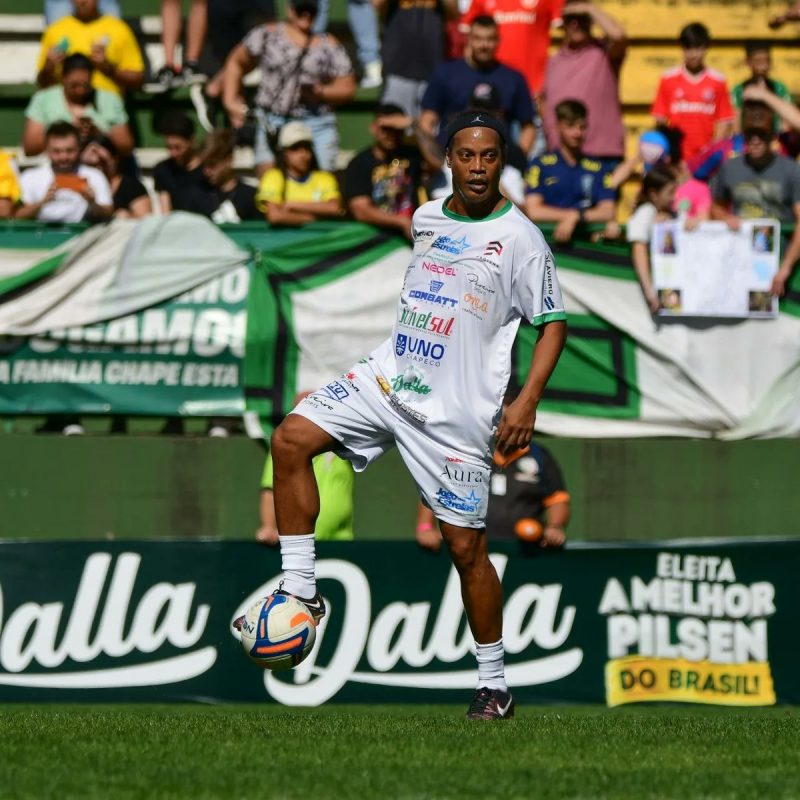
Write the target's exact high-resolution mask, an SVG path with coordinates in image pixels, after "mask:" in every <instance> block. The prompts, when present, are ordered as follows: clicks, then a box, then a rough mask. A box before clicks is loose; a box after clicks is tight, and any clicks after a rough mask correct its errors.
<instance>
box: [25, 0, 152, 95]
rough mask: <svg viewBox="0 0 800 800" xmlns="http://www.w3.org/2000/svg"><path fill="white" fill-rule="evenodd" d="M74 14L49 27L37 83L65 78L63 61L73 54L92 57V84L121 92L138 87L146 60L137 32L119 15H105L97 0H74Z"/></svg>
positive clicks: (40, 52)
mask: <svg viewBox="0 0 800 800" xmlns="http://www.w3.org/2000/svg"><path fill="white" fill-rule="evenodd" d="M73 5H74V13H73V14H72V15H70V16H68V17H64V18H63V19H60V20H58V22H54V23H53V24H52V25H50V26H48V27H47V28H46V29H45V32H44V35H43V36H42V46H41V49H40V51H39V63H38V64H37V70H38V74H37V76H36V82H37V83H38V84H39V86H40V87H41V88H43V89H44V88H47V87H48V86H53V85H55V84H56V83H58V81H59V80H60V78H61V64H62V62H63V61H64V58H65V57H66V56H68V55H70V54H71V53H83V55H85V56H88V57H89V58H90V59H91V61H92V64H93V65H94V68H95V71H94V73H93V76H92V85H93V86H94V88H95V89H105V90H106V91H109V92H114V93H115V94H118V95H123V94H124V93H125V92H126V91H127V90H130V89H138V88H139V87H140V86H141V85H142V82H143V80H144V61H143V60H142V53H141V51H140V50H139V45H138V44H137V43H136V38H135V37H134V35H133V31H132V30H131V29H130V28H129V27H128V26H127V25H126V24H125V23H124V22H123V21H122V20H120V19H117V18H116V17H106V16H101V15H100V12H99V10H98V6H97V0H73Z"/></svg>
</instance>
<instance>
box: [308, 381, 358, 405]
mask: <svg viewBox="0 0 800 800" xmlns="http://www.w3.org/2000/svg"><path fill="white" fill-rule="evenodd" d="M315 394H324V395H325V396H326V397H328V398H330V399H331V400H337V401H338V402H340V403H341V402H342V400H344V399H345V397H349V396H350V392H349V391H348V390H347V387H346V386H345V385H344V384H343V383H341V382H340V381H331V382H330V383H329V384H328V385H327V386H323V387H322V388H321V389H320V390H319V392H316V393H315Z"/></svg>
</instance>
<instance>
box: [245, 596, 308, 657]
mask: <svg viewBox="0 0 800 800" xmlns="http://www.w3.org/2000/svg"><path fill="white" fill-rule="evenodd" d="M316 638H317V626H316V625H315V623H314V619H313V617H312V616H311V612H309V610H308V609H307V608H306V607H305V606H304V605H303V604H302V603H301V602H300V601H299V600H296V599H295V598H294V597H288V596H287V595H284V594H272V595H270V596H269V597H264V598H262V599H261V600H258V601H257V602H255V603H253V605H252V606H250V608H248V609H247V612H246V613H245V615H244V620H243V621H242V647H243V648H244V651H245V653H247V655H248V656H249V657H250V658H251V659H252V660H253V661H255V663H256V664H258V666H259V667H263V668H264V669H271V670H280V669H291V668H292V667H296V666H297V665H298V664H299V663H300V662H301V661H302V660H303V659H304V658H306V656H308V654H309V653H310V652H311V649H312V648H313V647H314V642H315V641H316Z"/></svg>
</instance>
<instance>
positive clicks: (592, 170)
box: [525, 100, 616, 243]
mask: <svg viewBox="0 0 800 800" xmlns="http://www.w3.org/2000/svg"><path fill="white" fill-rule="evenodd" d="M555 113H556V120H557V124H558V138H559V145H558V147H557V148H556V149H555V150H552V151H550V152H548V153H545V154H544V155H542V156H539V157H537V158H534V159H533V161H531V165H530V168H529V169H528V174H527V175H526V179H527V182H528V188H527V197H526V198H525V212H526V213H527V215H528V216H529V217H530V218H531V219H532V220H533V221H534V222H555V223H556V228H555V231H554V232H553V238H554V239H555V241H557V242H561V243H564V242H568V241H569V240H570V239H572V234H573V233H574V232H575V228H576V227H577V226H578V224H579V223H582V222H605V223H607V224H608V223H611V222H613V220H614V215H615V211H616V192H615V190H614V187H613V185H612V174H613V170H612V169H611V168H610V167H609V165H608V164H604V163H603V162H601V161H599V160H597V159H594V158H590V157H589V156H586V155H584V152H583V143H584V141H585V139H586V130H587V126H588V121H587V111H586V106H585V105H584V104H583V103H581V102H580V101H579V100H562V101H561V102H560V103H559V104H558V105H557V106H556V108H555Z"/></svg>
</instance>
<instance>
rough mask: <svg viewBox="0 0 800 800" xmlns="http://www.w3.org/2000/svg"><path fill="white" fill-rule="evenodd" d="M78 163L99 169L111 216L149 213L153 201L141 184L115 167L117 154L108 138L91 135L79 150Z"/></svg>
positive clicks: (139, 215)
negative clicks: (107, 190)
mask: <svg viewBox="0 0 800 800" xmlns="http://www.w3.org/2000/svg"><path fill="white" fill-rule="evenodd" d="M81 163H82V164H86V165H87V166H89V167H95V169H99V170H100V172H102V173H103V175H105V176H106V179H107V180H108V183H109V185H110V186H111V197H112V200H113V203H114V216H115V217H146V216H147V215H148V214H152V213H153V202H152V200H151V199H150V195H149V194H148V193H147V189H146V187H145V185H144V184H143V183H142V182H141V181H140V180H139V179H138V178H135V177H134V176H133V175H128V174H127V173H124V174H121V173H120V171H119V154H118V153H117V148H116V145H115V144H114V142H113V141H112V139H111V138H110V137H108V136H103V135H101V134H99V135H96V136H93V137H92V138H91V139H90V140H89V141H88V142H87V143H86V145H85V146H84V148H83V151H82V152H81Z"/></svg>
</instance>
